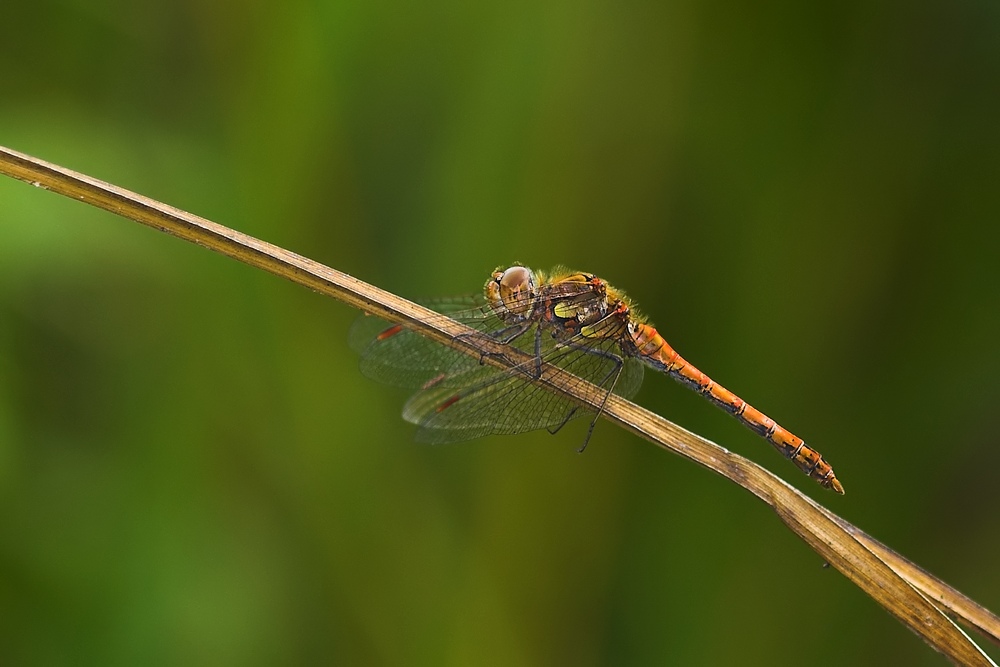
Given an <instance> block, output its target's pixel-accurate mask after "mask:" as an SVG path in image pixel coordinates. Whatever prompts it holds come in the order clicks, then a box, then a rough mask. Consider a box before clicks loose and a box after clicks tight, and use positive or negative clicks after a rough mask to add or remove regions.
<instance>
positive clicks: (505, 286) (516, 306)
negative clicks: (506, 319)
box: [499, 266, 535, 314]
mask: <svg viewBox="0 0 1000 667" xmlns="http://www.w3.org/2000/svg"><path fill="white" fill-rule="evenodd" d="M499 283H500V298H501V299H502V300H503V304H504V306H506V307H507V309H508V310H510V311H511V312H513V313H519V314H520V313H524V312H526V311H528V310H530V309H531V301H532V299H533V298H534V296H535V274H534V273H532V272H531V269H528V268H526V267H523V266H512V267H510V268H509V269H507V270H506V271H504V272H503V275H502V276H500V280H499Z"/></svg>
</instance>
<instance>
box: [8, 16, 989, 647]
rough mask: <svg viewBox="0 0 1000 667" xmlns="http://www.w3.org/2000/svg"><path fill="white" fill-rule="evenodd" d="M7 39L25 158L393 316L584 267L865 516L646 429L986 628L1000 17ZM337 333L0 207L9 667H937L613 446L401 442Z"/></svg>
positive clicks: (854, 598) (668, 385) (147, 240)
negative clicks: (111, 190) (839, 530)
mask: <svg viewBox="0 0 1000 667" xmlns="http://www.w3.org/2000/svg"><path fill="white" fill-rule="evenodd" d="M8 4H9V6H5V7H4V10H3V12H4V19H3V23H4V25H3V31H4V37H3V39H2V40H0V81H2V92H0V144H4V145H7V146H10V147H12V148H15V149H18V150H21V151H24V152H28V153H31V154H34V155H37V156H39V157H41V158H43V159H46V160H50V161H53V162H56V163H59V164H63V165H65V166H68V167H70V168H73V169H76V170H78V171H82V172H85V173H88V174H90V175H93V176H96V177H99V178H102V179H105V180H108V181H111V182H113V183H116V184H119V185H122V186H124V187H128V188H131V189H134V190H137V191H139V192H141V193H143V194H146V195H149V196H151V197H154V198H158V199H160V200H163V201H165V202H168V203H170V204H173V205H175V206H178V207H181V208H184V209H187V210H189V211H192V212H195V213H198V214H200V215H204V216H206V217H208V218H211V219H213V220H216V221H219V222H221V223H223V224H227V225H230V226H232V227H235V228H237V229H239V230H241V231H244V232H247V233H249V234H252V235H255V236H258V237H260V238H263V239H265V240H268V241H271V242H273V243H276V244H278V245H281V246H283V247H286V248H289V249H291V250H294V251H296V252H299V253H301V254H304V255H307V256H309V257H311V258H313V259H316V260H319V261H321V262H324V263H327V264H329V265H331V266H333V267H335V268H338V269H340V270H343V271H347V272H349V273H351V274H353V275H356V276H358V277H360V278H362V279H364V280H367V281H370V282H373V283H375V284H377V285H379V286H381V287H384V288H387V289H390V290H393V291H395V292H397V293H399V294H402V295H404V296H408V297H421V296H432V295H449V294H457V293H465V292H474V291H476V290H478V289H479V288H480V286H481V285H482V283H483V282H484V280H485V278H486V277H487V275H488V273H489V272H490V271H491V270H492V269H493V268H494V267H495V266H497V265H499V264H507V263H510V262H512V261H515V260H516V261H521V262H524V263H526V264H528V265H530V266H537V267H542V268H544V267H549V266H551V265H554V264H559V263H563V264H568V265H570V266H572V267H575V268H580V269H584V270H588V271H592V272H595V273H598V274H599V275H601V276H603V277H605V278H606V279H608V280H610V281H612V282H613V283H614V284H615V285H617V286H619V287H622V288H624V289H626V290H627V291H628V292H629V294H630V295H631V296H632V297H633V298H634V299H635V300H636V301H637V302H638V303H639V304H640V305H641V307H642V308H643V310H644V311H646V312H647V313H648V314H649V315H650V317H651V319H652V320H653V321H654V322H655V323H656V324H657V325H658V327H659V329H660V331H661V332H662V333H663V334H664V335H665V336H666V337H667V339H668V340H669V341H671V343H672V344H673V345H674V347H676V348H677V349H678V350H679V351H680V352H681V353H682V354H684V355H685V356H687V357H688V358H689V359H691V360H692V361H693V362H694V363H695V364H697V365H698V366H700V367H701V368H702V369H703V370H705V371H706V372H708V373H709V374H711V375H713V376H714V377H715V378H716V379H718V380H719V381H720V382H722V383H723V384H725V385H726V386H728V387H730V388H731V389H733V390H735V391H737V392H738V393H740V394H741V395H742V396H743V397H745V398H746V399H748V400H749V401H750V402H752V403H754V404H755V405H756V406H758V407H760V408H761V409H763V410H764V411H765V412H767V413H768V414H770V415H771V416H773V417H775V418H776V419H778V421H780V422H781V423H782V424H784V425H786V426H788V427H789V428H791V429H792V430H793V431H794V432H796V433H798V434H800V435H802V436H803V437H805V439H806V440H807V441H808V442H809V443H811V444H812V445H813V446H815V447H816V448H817V449H819V450H820V451H821V452H823V453H824V454H825V455H826V457H827V458H828V459H829V460H830V461H831V462H832V463H833V465H834V467H835V469H836V471H837V473H838V475H839V477H840V479H841V480H842V481H843V483H844V485H845V487H846V489H847V495H846V496H845V497H843V498H840V497H837V496H835V495H834V494H832V493H829V492H826V491H824V490H822V489H820V488H819V487H818V486H816V485H815V484H814V483H812V482H811V481H809V480H808V479H807V478H806V477H805V476H804V475H802V474H801V473H799V472H798V471H797V470H796V469H795V468H794V467H793V466H792V465H791V464H789V463H788V462H786V461H783V460H782V459H781V458H780V457H778V456H777V455H776V454H775V452H774V451H773V450H772V449H771V448H770V447H769V446H768V445H767V444H766V443H764V442H763V441H761V440H759V439H757V438H756V437H755V436H753V435H752V434H751V433H750V432H749V431H746V430H745V429H743V428H742V427H740V426H739V425H738V424H736V423H735V421H733V420H731V419H729V418H727V417H725V416H724V415H723V413H721V412H720V411H718V410H717V409H715V408H713V407H712V406H711V405H709V404H708V403H707V402H705V401H704V400H702V399H701V398H699V397H698V396H696V395H694V394H693V393H692V392H689V391H687V390H686V389H684V388H683V387H680V386H679V385H676V384H675V383H674V382H672V381H670V380H669V379H667V378H661V377H655V376H653V375H652V374H649V375H647V380H646V383H645V386H644V387H643V390H642V392H641V393H640V394H639V396H638V399H637V400H638V401H639V402H640V403H642V404H643V405H645V406H647V407H650V408H652V409H654V410H656V411H658V412H660V413H661V414H663V415H664V416H666V417H668V418H670V419H673V420H674V421H676V422H678V423H680V424H681V425H683V426H685V427H687V428H690V429H692V430H695V431H697V432H698V433H701V434H703V435H705V436H707V437H710V438H713V439H715V440H717V441H718V442H720V443H722V444H724V445H725V446H727V447H729V448H731V449H734V450H736V451H738V452H740V453H742V454H745V455H747V456H749V457H751V458H753V459H755V460H757V461H759V462H760V463H762V464H763V465H766V466H767V467H769V468H770V469H772V470H773V471H775V472H776V473H778V474H779V475H781V476H782V477H784V478H786V479H788V480H789V481H790V482H791V483H793V484H795V485H797V486H798V487H799V488H802V489H804V490H805V491H806V492H807V493H809V494H810V495H812V496H813V497H815V498H817V499H820V500H821V502H823V503H825V504H826V505H827V506H829V507H830V508H831V509H833V510H834V511H836V512H838V513H840V514H842V515H843V516H844V517H845V518H847V519H848V520H850V521H852V522H855V523H856V524H857V525H859V526H861V527H862V528H864V529H866V530H868V531H869V532H871V533H872V534H873V535H875V536H876V537H878V538H880V539H881V540H883V541H885V542H886V543H887V544H889V545H891V546H893V547H894V548H896V549H898V550H900V551H901V552H902V553H903V554H905V555H907V556H908V557H910V558H912V559H914V560H915V561H916V562H918V563H920V564H921V565H923V566H925V567H927V568H928V569H930V570H931V571H933V572H935V573H936V574H938V575H939V576H941V577H943V578H944V579H945V580H946V581H948V582H950V583H952V584H953V585H955V586H957V587H958V588H959V589H960V590H962V591H964V592H966V593H967V594H969V595H971V596H972V597H973V598H975V599H976V600H978V601H980V602H981V603H983V604H985V605H987V606H988V607H991V608H993V609H994V610H996V609H1000V567H997V563H998V562H1000V495H998V493H997V470H998V469H1000V436H998V431H997V426H996V422H997V416H998V408H997V406H998V405H1000V348H998V345H997V343H998V341H1000V313H998V308H997V303H998V297H997V293H998V289H1000V185H998V184H1000V125H998V119H1000V93H998V91H1000V40H998V39H997V35H998V34H1000V5H998V4H997V3H996V2H995V1H994V0H980V1H979V2H974V1H969V2H963V1H959V2H944V1H939V2H930V3H907V2H895V3H892V2H888V3H868V2H854V3H851V2H848V3H843V2H837V3H815V4H808V3H806V4H803V3H795V2H764V3H737V4H733V3H722V2H704V3H694V2H684V1H683V0H679V1H667V2H645V3H643V2H626V3H610V2H605V3H601V2H583V3H575V2H574V3H570V2H563V3H545V4H544V5H541V6H540V5H539V4H538V3H528V2H520V3H518V2H514V3H499V4H497V3H494V4H492V5H478V4H475V3H473V4H471V5H470V4H468V3H459V2H447V1H443V2H437V1H433V0H432V1H431V2H423V3H403V2H377V1H376V2H315V3H309V2H294V1H293V2H289V3H271V4H268V3H239V2H231V3H226V2H207V3H206V2H201V1H199V2H193V1H187V2H169V3H168V2H158V3H157V2H153V3H128V2H110V3H108V2H106V3H101V2H96V3H95V2H83V1H82V0H76V1H67V2H48V1H45V0H43V1H41V2H35V3H12V4H11V3H8ZM355 316H356V313H355V312H354V311H352V310H351V309H349V308H347V307H346V306H343V305H341V304H339V303H336V302H334V301H331V300H328V299H325V298H321V297H319V296H317V295H315V294H313V293H311V292H309V291H307V290H304V289H301V288H299V287H296V286H294V285H292V284H290V283H287V282H284V281H282V280H279V279H277V278H274V277H272V276H270V275H266V274H264V273H262V272H259V271H256V270H254V269H251V268H249V267H246V266H243V265H240V264H238V263H236V262H233V261H231V260H228V259H225V258H223V257H221V256H218V255H215V254H213V253H210V252H207V251H205V250H203V249H200V248H197V247H194V246H190V245H188V244H185V243H182V242H180V241H177V240H176V239H172V238H170V237H167V236H164V235H162V234H159V233H156V232H154V231H152V230H150V229H148V228H144V227H141V226H139V225H136V224H134V223H131V222H128V221H124V220H122V219H119V218H116V217H114V216H112V215H109V214H107V213H103V212H100V211H96V210H92V209H90V208H89V207H87V206H84V205H81V204H78V203H74V202H72V201H69V200H67V199H64V198H62V197H59V196H57V195H54V194H50V193H47V192H44V191H41V190H36V189H34V188H31V187H29V186H27V185H25V184H23V183H19V182H15V181H12V180H9V179H0V662H3V663H4V664H43V665H50V664H102V665H106V664H130V665H131V664H181V663H187V664H232V665H250V664H262V665H263V664H288V663H319V662H323V663H334V664H380V665H383V664H384V665H471V664H498V665H499V664H503V665H513V664H518V665H552V664H574V665H590V664H684V665H720V664H734V663H737V662H738V663H740V664H752V665H761V664H768V665H801V664H810V665H833V664H838V665H840V664H887V663H889V662H892V664H910V665H936V664H941V663H942V662H943V659H942V658H941V657H940V656H938V655H937V654H935V653H933V652H932V650H931V649H929V648H927V647H926V646H925V645H924V644H923V643H922V642H921V641H920V640H919V639H918V638H917V637H915V636H914V635H912V634H911V633H910V632H908V631H907V630H906V629H905V628H904V627H903V626H902V625H900V624H899V623H897V622H896V621H895V620H894V619H892V618H891V617H890V616H889V615H888V614H886V613H885V612H884V611H882V610H881V608H880V607H878V606H877V605H876V604H875V603H874V602H872V601H871V600H869V599H868V598H867V597H866V596H865V595H864V594H863V593H861V592H860V591H859V590H858V589H856V588H855V587H854V586H853V585H851V584H850V583H849V582H848V581H847V580H846V579H844V578H843V577H842V576H841V575H840V574H839V573H837V572H836V571H834V570H827V569H823V568H822V567H821V564H822V563H821V561H820V560H819V558H818V557H817V556H816V555H815V554H814V553H813V552H812V551H811V550H810V549H809V548H807V547H806V546H805V544H803V543H802V542H800V541H799V540H798V539H797V538H796V537H794V536H793V535H792V534H791V533H790V532H789V531H788V530H786V529H785V528H784V527H783V526H782V525H781V523H780V522H779V520H778V519H777V518H776V517H775V516H774V515H773V514H772V513H771V512H770V511H769V510H768V509H767V508H766V507H765V506H764V505H763V504H761V503H759V502H756V501H755V500H753V499H752V498H751V497H750V496H749V495H748V494H747V493H745V492H744V491H742V490H741V489H739V488H737V487H735V486H734V485H732V484H730V483H728V482H726V481H724V480H722V479H721V478H719V477H717V476H715V475H713V474H710V473H708V472H706V471H705V470H702V469H701V468H699V467H697V466H695V465H693V464H691V463H689V462H687V461H684V460H682V459H680V458H678V457H674V456H670V455H667V454H665V453H664V452H662V451H660V450H658V449H656V448H655V447H653V446H651V445H649V444H648V443H645V442H643V441H640V440H639V439H637V438H635V437H633V436H631V435H629V434H626V433H624V432H622V431H620V430H619V429H616V428H614V427H612V426H611V425H610V424H608V423H601V424H600V425H599V426H598V429H597V432H596V434H595V436H594V439H593V441H592V442H591V444H590V447H589V448H588V450H587V452H586V454H584V455H582V456H581V455H577V454H576V453H575V451H574V450H575V448H576V447H577V446H578V445H579V444H580V440H581V438H582V437H583V433H584V431H585V428H586V424H585V423H582V422H576V423H574V424H572V425H571V426H569V427H567V428H566V429H564V430H563V431H562V432H560V433H559V434H558V435H556V436H555V437H553V436H549V435H547V434H545V433H544V432H542V433H533V434H528V435H523V436H518V437H496V438H488V439H484V440H480V441H476V442H473V443H466V444H462V445H451V446H442V447H429V446H422V445H417V444H415V443H414V442H413V441H412V433H413V427H412V426H410V425H408V424H406V423H404V422H403V421H402V420H401V419H400V418H399V411H400V409H401V406H402V404H403V402H404V400H405V398H406V393H405V392H403V391H401V390H397V389H393V388H388V387H384V386H379V385H376V384H374V383H371V382H369V381H368V380H366V379H364V378H363V377H362V376H361V375H360V373H358V372H357V369H356V365H357V360H356V358H355V356H354V355H353V354H352V352H351V351H350V350H349V349H348V347H347V342H346V337H347V331H348V329H349V326H350V323H351V321H352V320H353V318H354V317H355ZM992 650H993V652H994V654H995V653H996V651H995V647H994V649H992Z"/></svg>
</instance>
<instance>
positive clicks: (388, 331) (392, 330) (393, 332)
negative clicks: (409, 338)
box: [375, 324, 403, 340]
mask: <svg viewBox="0 0 1000 667" xmlns="http://www.w3.org/2000/svg"><path fill="white" fill-rule="evenodd" d="M402 330H403V325H402V324H396V325H393V326H391V327H389V328H388V329H386V330H385V331H383V332H382V333H380V334H379V335H378V336H376V337H375V340H385V339H386V338H390V337H391V336H395V335H396V334H398V333H399V332H400V331H402Z"/></svg>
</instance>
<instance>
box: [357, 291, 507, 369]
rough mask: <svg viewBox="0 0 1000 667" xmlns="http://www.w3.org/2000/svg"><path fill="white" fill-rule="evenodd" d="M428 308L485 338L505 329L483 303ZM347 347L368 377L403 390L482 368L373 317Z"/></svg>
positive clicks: (363, 320) (444, 302) (361, 322)
mask: <svg viewBox="0 0 1000 667" xmlns="http://www.w3.org/2000/svg"><path fill="white" fill-rule="evenodd" d="M423 305H426V306H427V307H428V308H431V309H432V310H435V311H437V312H439V313H443V314H445V315H447V316H448V317H450V318H452V319H455V320H458V321H460V322H462V323H463V324H465V325H467V326H469V327H472V328H473V329H476V330H477V331H481V332H484V333H490V332H492V331H496V330H498V329H500V328H502V326H503V323H502V322H501V321H500V320H499V319H498V318H497V317H496V316H495V315H493V314H492V313H491V312H490V311H489V309H488V308H486V307H485V306H483V305H482V298H481V297H479V298H477V297H459V298H455V299H439V300H435V301H427V302H425V303H424V304H423ZM348 341H349V343H350V346H351V348H352V349H354V350H355V351H356V352H358V353H359V354H360V356H361V359H360V362H359V367H360V369H361V372H362V373H363V374H364V375H365V376H367V377H369V378H371V379H373V380H377V381H379V382H384V383H386V384H391V385H396V386H399V387H408V388H420V387H423V386H424V385H426V384H427V383H428V382H431V381H432V380H435V379H440V378H441V376H451V377H457V376H460V375H462V374H464V373H465V372H467V371H469V370H472V369H473V368H476V367H479V366H480V364H479V360H478V359H476V358H475V357H472V356H469V355H467V354H464V353H462V352H459V351H457V350H454V349H452V348H449V347H447V346H445V345H441V344H440V343H437V342H434V341H432V340H430V339H429V338H425V337H424V336H421V335H419V334H417V333H414V332H413V331H411V330H409V329H407V328H406V327H405V326H403V325H400V324H392V323H390V322H387V321H385V320H383V319H381V318H378V317H372V316H369V315H362V316H360V317H358V319H357V320H355V322H354V324H353V325H352V326H351V331H350V334H349V336H348Z"/></svg>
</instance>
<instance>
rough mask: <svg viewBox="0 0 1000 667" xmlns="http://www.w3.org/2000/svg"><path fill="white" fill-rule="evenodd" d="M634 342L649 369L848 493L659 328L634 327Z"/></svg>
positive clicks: (813, 456)
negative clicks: (676, 347)
mask: <svg viewBox="0 0 1000 667" xmlns="http://www.w3.org/2000/svg"><path fill="white" fill-rule="evenodd" d="M631 338H632V343H633V345H635V348H636V351H637V353H638V356H639V358H640V359H642V360H643V361H645V362H646V364H647V365H649V366H652V367H653V368H656V369H657V370H660V371H663V372H665V373H668V374H670V375H672V376H673V377H674V378H675V379H676V380H678V381H679V382H681V383H682V384H686V385H687V386H689V387H691V388H692V389H694V390H695V391H697V392H699V393H700V394H702V395H703V396H705V397H706V398H708V399H709V400H710V401H712V402H713V403H715V404H716V405H718V406H719V407H720V408H722V409H723V410H725V411H726V412H728V413H729V414H731V415H733V416H734V417H736V418H737V419H738V420H740V421H741V422H742V423H743V424H744V425H745V426H746V427H747V428H749V429H750V430H751V431H753V432H754V433H756V434H757V435H760V436H762V437H763V438H765V439H767V441H768V442H770V443H771V444H772V445H774V447H775V449H777V450H778V451H779V452H781V454H782V456H784V457H785V458H788V459H791V460H792V463H794V464H795V465H797V466H798V467H799V468H800V469H801V470H802V472H804V473H806V474H807V475H809V476H810V477H812V478H813V479H815V480H816V481H817V482H819V483H820V484H821V485H822V486H824V487H826V488H828V489H833V490H834V491H836V492H837V493H841V494H842V493H844V487H843V486H842V485H841V484H840V482H839V481H838V480H837V477H836V475H834V474H833V468H831V467H830V464H829V463H827V462H826V461H824V460H823V457H822V456H821V455H820V453H819V452H817V451H816V450H815V449H812V448H811V447H809V446H808V445H806V444H805V443H804V442H803V441H802V438H799V437H798V436H796V435H794V434H793V433H792V432H791V431H789V430H787V429H785V428H783V427H782V426H780V425H778V424H777V423H775V421H774V420H773V419H771V418H770V417H768V416H767V415H765V414H764V413H763V412H761V411H760V410H758V409H757V408H755V407H753V406H752V405H750V404H749V403H747V402H746V401H744V400H743V399H741V398H740V397H739V396H737V395H736V394H734V393H733V392H731V391H729V390H728V389H726V388H725V387H723V386H722V385H720V384H718V383H716V382H715V381H713V380H712V379H711V378H710V377H708V376H707V375H705V374H704V373H702V372H701V371H700V370H698V369H697V368H695V367H694V366H693V365H692V364H690V363H688V361H687V360H686V359H684V358H683V357H682V356H681V355H679V354H677V352H676V351H675V350H674V349H673V348H672V347H670V345H668V344H667V341H665V340H664V339H663V336H661V335H660V334H659V333H658V332H657V331H656V329H655V328H653V327H651V326H649V325H648V324H634V325H632V327H631Z"/></svg>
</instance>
